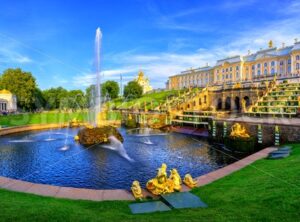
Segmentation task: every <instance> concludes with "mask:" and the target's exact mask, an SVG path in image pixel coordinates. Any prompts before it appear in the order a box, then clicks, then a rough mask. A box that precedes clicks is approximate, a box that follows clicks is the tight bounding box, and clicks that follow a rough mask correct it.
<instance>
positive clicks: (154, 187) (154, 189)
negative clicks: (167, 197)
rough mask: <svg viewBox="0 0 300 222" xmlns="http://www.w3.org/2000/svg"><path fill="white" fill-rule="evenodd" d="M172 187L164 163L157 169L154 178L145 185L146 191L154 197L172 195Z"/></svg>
mask: <svg viewBox="0 0 300 222" xmlns="http://www.w3.org/2000/svg"><path fill="white" fill-rule="evenodd" d="M173 187H174V185H173V181H172V180H170V179H168V177H167V165H166V164H165V163H163V164H162V165H161V167H160V168H159V169H158V171H157V175H156V177H155V178H153V179H151V180H149V181H148V182H147V184H146V188H147V190H149V191H150V192H151V193H153V194H154V195H161V194H165V193H172V192H173V191H174V188H173Z"/></svg>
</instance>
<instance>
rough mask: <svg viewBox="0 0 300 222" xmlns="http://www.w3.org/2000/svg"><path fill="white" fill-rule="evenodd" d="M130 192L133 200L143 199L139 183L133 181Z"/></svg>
mask: <svg viewBox="0 0 300 222" xmlns="http://www.w3.org/2000/svg"><path fill="white" fill-rule="evenodd" d="M131 191H132V194H133V196H134V198H135V199H137V200H141V199H142V198H143V197H144V195H143V192H142V188H141V186H140V183H139V181H137V180H135V181H133V183H132V185H131Z"/></svg>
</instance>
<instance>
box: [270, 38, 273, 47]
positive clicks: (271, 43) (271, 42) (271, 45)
mask: <svg viewBox="0 0 300 222" xmlns="http://www.w3.org/2000/svg"><path fill="white" fill-rule="evenodd" d="M269 48H270V49H271V48H273V41H272V40H270V41H269Z"/></svg>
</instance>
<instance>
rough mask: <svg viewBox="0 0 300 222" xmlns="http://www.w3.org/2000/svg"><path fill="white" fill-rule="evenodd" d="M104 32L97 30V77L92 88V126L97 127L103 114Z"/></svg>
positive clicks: (95, 62)
mask: <svg viewBox="0 0 300 222" xmlns="http://www.w3.org/2000/svg"><path fill="white" fill-rule="evenodd" d="M101 41H102V32H101V30H100V28H97V30H96V37H95V61H94V64H95V65H94V66H95V77H96V84H94V85H93V86H92V88H91V97H90V117H89V118H90V121H89V122H90V124H91V125H93V126H94V127H95V126H97V122H98V115H99V113H100V112H101V69H100V61H101V60H100V53H101Z"/></svg>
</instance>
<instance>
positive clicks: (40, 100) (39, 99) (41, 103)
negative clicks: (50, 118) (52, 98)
mask: <svg viewBox="0 0 300 222" xmlns="http://www.w3.org/2000/svg"><path fill="white" fill-rule="evenodd" d="M34 98H35V101H34V108H35V109H42V108H44V107H45V106H46V100H45V98H44V95H43V92H42V91H41V90H40V89H39V88H36V89H35V93H34Z"/></svg>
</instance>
